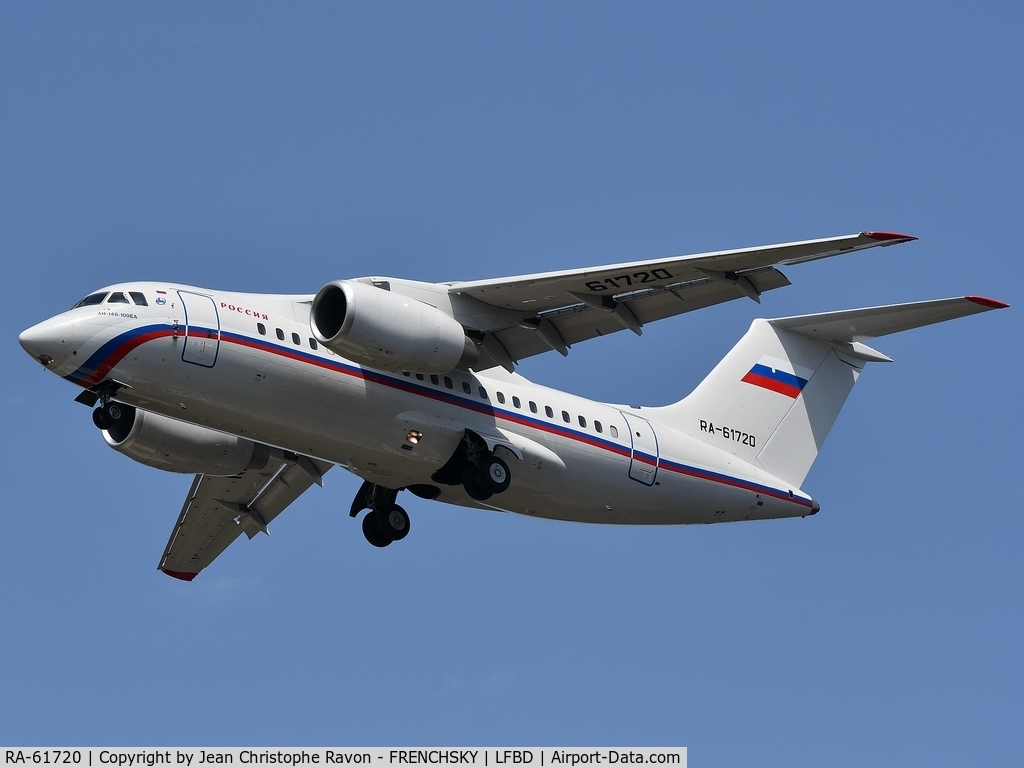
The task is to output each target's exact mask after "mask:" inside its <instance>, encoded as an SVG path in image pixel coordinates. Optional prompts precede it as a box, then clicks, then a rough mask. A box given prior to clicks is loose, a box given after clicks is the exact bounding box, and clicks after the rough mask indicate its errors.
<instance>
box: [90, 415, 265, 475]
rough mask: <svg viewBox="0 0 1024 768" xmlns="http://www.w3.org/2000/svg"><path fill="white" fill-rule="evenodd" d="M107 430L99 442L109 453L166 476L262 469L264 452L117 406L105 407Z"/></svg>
mask: <svg viewBox="0 0 1024 768" xmlns="http://www.w3.org/2000/svg"><path fill="white" fill-rule="evenodd" d="M106 410H107V413H109V414H110V416H109V421H110V422H111V423H110V426H108V427H107V428H106V429H104V430H103V439H104V440H105V441H106V443H107V445H109V446H110V447H111V448H113V449H114V450H115V451H120V452H121V453H123V454H124V455H125V456H128V457H129V458H131V459H134V460H135V461H138V462H140V463H142V464H145V465H147V466H150V467H156V468H157V469H162V470H165V471H167V472H185V473H188V474H203V475H235V474H238V473H239V472H242V471H243V470H246V469H263V467H265V466H267V463H268V462H269V461H270V448H269V447H268V446H266V445H263V444H262V443H254V442H253V441H252V440H246V439H245V438H244V437H236V436H235V435H226V434H224V433H223V432H217V431H215V430H212V429H207V428H206V427H199V426H196V425H194V424H186V423H185V422H183V421H175V420H174V419H169V418H167V417H166V416H161V415H160V414H158V413H153V412H151V411H143V410H141V409H138V408H134V407H132V406H130V405H124V404H122V403H110V404H109V405H107V406H106Z"/></svg>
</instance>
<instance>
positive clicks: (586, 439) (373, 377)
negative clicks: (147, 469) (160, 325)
mask: <svg viewBox="0 0 1024 768" xmlns="http://www.w3.org/2000/svg"><path fill="white" fill-rule="evenodd" d="M172 333H173V330H172V329H171V328H166V329H162V330H157V331H150V332H147V333H144V334H139V335H138V336H136V337H134V338H131V339H127V340H125V342H124V343H122V344H120V345H118V346H117V347H116V348H115V349H114V350H113V351H112V352H111V353H110V355H109V356H108V357H107V359H106V360H105V361H103V362H102V363H101V364H100V365H99V366H97V368H96V371H95V372H94V373H93V374H92V375H90V376H89V377H88V378H87V379H85V380H84V381H83V382H81V386H83V387H86V388H88V387H90V386H93V385H94V384H96V383H98V382H99V381H101V380H102V379H103V377H104V376H106V374H107V373H108V372H110V370H111V369H113V368H114V366H116V365H117V364H118V363H119V362H120V361H121V360H122V359H124V357H125V356H127V355H128V353H129V352H131V351H132V350H133V349H135V348H136V347H138V346H139V345H141V344H144V343H145V342H147V341H152V340H154V339H158V338H162V337H165V336H170V335H171V334H172ZM220 341H221V342H224V343H232V344H237V345H238V346H242V347H247V348H249V349H254V350H257V351H260V352H267V353H270V354H274V355H279V356H281V357H286V358H288V359H290V360H294V361H296V362H301V363H307V364H310V365H315V366H317V367H318V368H323V369H324V370H328V371H332V372H334V373H340V374H343V375H346V376H353V377H355V378H359V379H363V380H364V381H369V382H371V383H375V384H379V385H381V386H386V387H390V388H392V389H398V390H401V391H403V392H407V393H410V394H414V395H418V396H420V397H428V398H430V399H433V400H438V401H440V402H444V403H448V404H451V405H455V406H457V407H460V408H465V409H467V410H471V411H475V412H477V413H483V414H490V415H491V416H494V417H495V418H499V419H502V420H503V421H507V422H511V423H513V424H519V425H521V426H525V427H529V428H531V429H536V430H539V431H541V432H547V433H549V434H552V435H556V436H558V437H564V438H568V439H570V440H575V441H577V442H580V443H585V444H586V445H590V446H591V447H594V448H599V449H601V450H606V451H610V452H611V453H614V454H617V455H619V456H623V457H625V458H632V459H633V460H634V461H639V462H641V463H644V464H650V465H652V466H659V467H660V468H661V469H664V470H668V471H670V472H675V473H677V474H681V475H687V476H690V477H694V478H697V479H700V480H707V481H710V482H715V483H720V484H722V485H728V486H731V487H734V488H741V489H743V490H749V491H754V492H757V493H767V494H769V495H771V496H773V497H775V498H778V499H781V500H783V501H791V502H794V503H796V504H800V505H802V506H810V504H811V502H810V501H807V500H804V499H802V498H799V497H794V496H788V495H787V494H786V492H785V491H780V490H776V489H773V488H769V487H768V486H762V485H760V484H758V483H754V482H751V481H747V480H741V479H740V478H731V477H729V476H727V475H720V474H718V473H716V472H713V471H711V470H701V469H699V468H696V467H687V466H686V465H683V464H678V463H676V462H672V461H670V460H667V459H663V460H660V461H659V459H657V458H655V457H653V456H648V455H646V454H643V453H637V452H635V451H631V450H630V449H629V448H627V447H625V446H620V445H618V444H616V443H612V442H610V441H606V440H599V439H597V438H593V437H590V436H588V435H585V434H582V433H579V432H576V431H574V430H571V429H568V428H566V427H560V426H559V425H557V424H547V423H545V422H543V421H540V420H539V419H532V418H528V417H521V416H517V415H516V414H514V413H510V412H507V411H499V410H496V409H495V408H493V407H492V406H484V405H478V404H476V403H472V402H469V401H467V400H466V399H465V398H462V397H460V396H458V395H455V394H448V393H445V392H434V391H433V390H429V389H427V388H426V385H423V386H419V385H414V384H411V383H406V382H403V381H401V380H398V379H393V378H391V377H390V376H385V375H381V374H376V373H373V372H369V371H365V370H363V369H362V368H359V367H358V366H354V365H353V366H350V365H346V364H344V363H333V362H331V361H330V360H324V359H321V358H318V357H314V356H313V355H310V354H307V353H304V352H295V351H292V350H290V349H288V348H287V347H279V346H277V345H274V344H269V343H265V342H261V341H259V340H256V339H252V338H250V337H248V336H243V335H241V334H236V333H233V332H230V331H227V332H222V333H221V338H220ZM747 377H753V378H756V379H757V381H748V379H747ZM762 380H763V382H764V383H762ZM743 381H747V382H748V383H750V384H756V385H757V386H762V387H765V388H766V389H771V390H772V391H775V392H779V393H781V394H784V395H787V396H789V397H794V398H795V397H796V396H797V395H799V394H800V390H799V389H798V388H796V387H793V386H792V385H786V384H783V383H782V382H779V381H775V380H774V379H769V378H766V377H763V376H757V375H756V374H754V373H753V372H751V373H748V374H747V376H745V377H744V378H743ZM166 573H168V574H169V575H171V576H174V577H175V578H179V579H181V578H184V579H186V580H188V576H189V574H184V573H183V574H180V575H179V574H178V573H171V572H166ZM192 576H193V577H194V574H192Z"/></svg>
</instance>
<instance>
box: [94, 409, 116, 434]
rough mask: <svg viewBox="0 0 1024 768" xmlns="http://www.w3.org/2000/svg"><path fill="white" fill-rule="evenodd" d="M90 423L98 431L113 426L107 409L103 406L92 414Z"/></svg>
mask: <svg viewBox="0 0 1024 768" xmlns="http://www.w3.org/2000/svg"><path fill="white" fill-rule="evenodd" d="M92 423H93V424H95V425H96V427H97V428H98V429H110V428H111V427H112V426H114V420H113V419H111V418H110V416H109V415H108V414H107V409H106V407H104V406H102V405H101V406H100V407H99V408H97V409H96V410H95V411H93V412H92Z"/></svg>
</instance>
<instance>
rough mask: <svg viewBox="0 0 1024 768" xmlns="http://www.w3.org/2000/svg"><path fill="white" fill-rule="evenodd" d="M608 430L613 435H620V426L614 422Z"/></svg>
mask: <svg viewBox="0 0 1024 768" xmlns="http://www.w3.org/2000/svg"><path fill="white" fill-rule="evenodd" d="M608 431H609V432H611V433H612V437H618V436H619V430H618V427H616V426H615V425H614V424H612V425H610V426H609V427H608Z"/></svg>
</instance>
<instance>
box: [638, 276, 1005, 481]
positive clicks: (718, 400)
mask: <svg viewBox="0 0 1024 768" xmlns="http://www.w3.org/2000/svg"><path fill="white" fill-rule="evenodd" d="M1006 306H1007V305H1006V304H1003V303H1002V302H999V301H995V300H993V299H985V298H981V297H978V296H967V297H964V298H953V299H938V300H935V301H919V302H913V303H910V304H893V305H889V306H884V307H869V308H865V309H851V310H844V311H840V312H826V313H823V314H817V315H801V316H797V317H781V318H776V319H774V320H755V321H754V322H753V323H752V324H751V326H750V330H748V331H747V333H746V334H745V335H744V336H743V338H742V339H740V341H739V343H737V344H736V346H735V347H733V348H732V350H731V351H730V352H729V354H727V355H726V356H725V358H724V359H723V360H722V362H720V363H719V364H718V365H717V366H716V367H715V369H714V370H713V371H712V372H711V373H710V374H709V375H708V377H707V378H706V379H704V381H702V382H701V383H700V384H699V385H698V386H697V388H696V389H695V390H694V391H693V392H692V393H691V394H690V395H689V396H688V397H686V398H684V399H683V400H680V401H679V402H678V403H675V404H673V405H669V406H665V407H664V408H658V409H651V410H652V411H655V412H656V415H654V416H653V418H655V419H656V420H659V421H661V422H663V423H665V424H666V425H668V426H672V427H674V428H676V429H679V430H680V431H683V432H686V433H688V434H691V435H693V436H695V437H697V438H698V439H701V440H704V441H706V442H707V443H709V444H711V445H714V446H716V447H718V448H725V449H726V450H729V451H730V452H732V453H734V454H735V455H736V456H737V457H739V458H741V459H743V460H744V461H747V462H749V463H751V464H754V465H760V466H761V467H763V468H764V469H765V471H767V472H769V473H771V474H772V475H775V476H776V477H778V478H779V479H781V480H785V481H786V482H788V483H791V484H792V485H793V487H795V488H799V487H800V485H801V484H802V483H803V481H804V478H805V477H806V476H807V473H808V471H809V470H810V468H811V465H812V464H813V463H814V460H815V458H817V456H818V451H820V450H821V446H822V444H823V443H824V442H825V437H826V436H827V435H828V433H829V430H830V429H832V425H833V424H834V423H835V420H836V417H837V416H838V415H839V411H840V409H841V408H842V407H843V404H844V403H845V402H846V398H847V397H848V396H849V394H850V390H852V389H853V385H854V384H855V383H856V382H857V377H858V376H860V372H861V370H862V369H863V368H864V365H865V363H867V362H872V361H875V362H891V360H890V358H888V357H886V356H885V355H883V354H881V353H880V352H877V351H875V350H873V349H871V348H870V347H868V346H866V345H864V344H863V343H862V342H863V340H864V339H871V338H875V337H878V336H885V335H887V334H890V333H896V332H898V331H905V330H909V329H911V328H918V327H920V326H923V325H930V324H932V323H939V322H942V321H945V320H952V319H954V318H958V317H964V316H966V315H973V314H975V313H978V312H985V311H988V310H990V309H1001V308H1003V307H1006ZM645 410H646V409H645Z"/></svg>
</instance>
